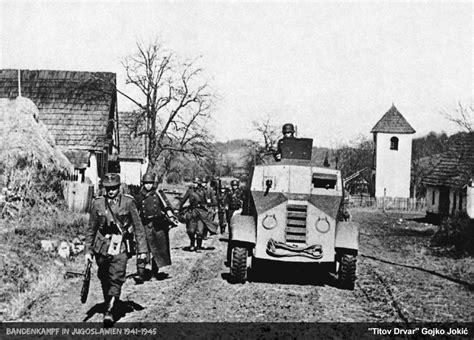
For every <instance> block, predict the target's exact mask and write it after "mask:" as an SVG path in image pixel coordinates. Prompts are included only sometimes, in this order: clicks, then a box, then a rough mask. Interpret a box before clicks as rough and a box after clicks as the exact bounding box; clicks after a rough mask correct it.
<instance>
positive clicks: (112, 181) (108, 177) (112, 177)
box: [102, 173, 120, 188]
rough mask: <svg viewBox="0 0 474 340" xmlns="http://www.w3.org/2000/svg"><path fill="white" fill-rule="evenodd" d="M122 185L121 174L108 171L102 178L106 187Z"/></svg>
mask: <svg viewBox="0 0 474 340" xmlns="http://www.w3.org/2000/svg"><path fill="white" fill-rule="evenodd" d="M119 185H120V175H119V174H114V173H108V174H105V175H104V179H103V180H102V186H103V187H104V188H113V187H118V186H119Z"/></svg>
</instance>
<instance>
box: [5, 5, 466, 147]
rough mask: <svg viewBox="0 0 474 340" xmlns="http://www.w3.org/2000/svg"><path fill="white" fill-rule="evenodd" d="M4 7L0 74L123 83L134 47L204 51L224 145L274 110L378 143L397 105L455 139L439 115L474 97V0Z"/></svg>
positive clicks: (320, 139) (317, 129) (326, 132)
mask: <svg viewBox="0 0 474 340" xmlns="http://www.w3.org/2000/svg"><path fill="white" fill-rule="evenodd" d="M0 2H1V11H0V34H1V40H0V41H1V45H0V46H1V47H0V48H1V53H0V66H1V68H21V69H56V70H72V71H111V72H116V73H117V77H118V82H119V86H123V83H124V74H123V69H122V67H121V64H120V61H121V59H123V57H125V56H127V55H129V54H131V53H133V52H134V51H135V43H136V41H137V40H140V39H141V40H147V39H150V38H152V37H154V36H157V35H159V36H161V38H162V39H163V40H164V41H165V42H166V44H167V45H168V47H169V48H171V49H173V50H174V51H175V52H176V53H177V54H178V55H180V56H182V57H186V58H193V57H196V56H199V55H201V56H202V63H203V65H204V68H205V71H206V75H207V76H208V78H210V79H211V83H212V86H213V88H214V89H215V90H216V91H217V93H218V94H219V96H220V100H219V102H218V105H217V106H216V108H215V112H214V122H213V124H212V132H213V133H214V135H215V136H216V137H217V139H218V140H220V141H225V140H229V139H235V138H248V137H255V134H254V133H253V132H252V121H253V120H257V119H258V117H262V116H267V115H270V116H272V117H274V118H273V120H274V122H275V123H276V124H279V125H280V124H282V123H286V122H293V123H295V124H296V125H297V127H298V133H299V136H300V137H311V138H314V140H315V142H314V144H315V145H318V146H330V147H336V146H338V145H340V144H341V143H344V142H348V141H351V140H353V139H355V138H357V137H358V136H359V135H364V136H367V137H371V136H370V129H371V128H372V127H373V126H374V125H375V123H376V122H377V121H378V120H379V119H380V118H381V116H382V115H383V114H384V113H385V112H386V111H387V110H388V109H389V108H390V107H391V105H392V102H393V103H395V106H396V107H397V108H398V109H399V111H400V112H401V113H402V114H403V115H404V116H405V118H406V119H407V120H408V122H409V123H410V124H411V125H412V126H413V127H414V128H415V129H416V130H417V134H416V136H421V135H424V134H426V133H428V132H429V131H432V130H433V131H437V132H440V131H443V130H444V131H446V132H448V133H453V132H454V131H456V127H455V126H454V125H452V124H451V123H449V122H448V121H447V120H446V119H444V118H443V116H442V115H441V114H440V113H439V112H440V111H441V110H453V109H454V108H455V107H456V104H457V102H458V101H461V102H463V103H464V104H472V100H473V99H472V98H473V86H472V84H473V5H472V2H459V3H453V2H444V3H443V2H440V3H432V2H431V1H426V2H425V1H423V2H415V1H411V2H404V3H383V2H376V3H374V2H372V3H362V2H339V3H323V2H305V3H302V2H292V3H286V2H273V3H236V2H230V1H229V2H226V1H219V2H213V3H195V2H179V3H175V2H173V3H166V2H156V1H155V2H153V3H151V2H148V3H139V2H134V1H107V2H106V1H74V2H73V1H55V2H51V1H48V2H46V1H18V0H15V1H6V0H0ZM125 108H127V103H126V101H125V100H124V99H120V100H119V110H120V109H125Z"/></svg>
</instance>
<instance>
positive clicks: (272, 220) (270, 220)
mask: <svg viewBox="0 0 474 340" xmlns="http://www.w3.org/2000/svg"><path fill="white" fill-rule="evenodd" d="M262 225H263V227H264V228H265V229H273V228H275V227H276V226H277V220H276V217H275V215H267V216H265V217H264V218H263V221H262Z"/></svg>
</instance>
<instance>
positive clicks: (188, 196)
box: [178, 188, 217, 250]
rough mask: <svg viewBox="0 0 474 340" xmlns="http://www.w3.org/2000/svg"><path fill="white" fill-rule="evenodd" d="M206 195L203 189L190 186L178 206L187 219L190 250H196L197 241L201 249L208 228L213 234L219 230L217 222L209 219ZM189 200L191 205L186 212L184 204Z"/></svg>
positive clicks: (198, 247) (198, 248)
mask: <svg viewBox="0 0 474 340" xmlns="http://www.w3.org/2000/svg"><path fill="white" fill-rule="evenodd" d="M205 197H206V196H205V193H204V191H203V190H202V189H199V188H189V189H188V190H187V191H186V193H185V194H184V196H183V198H182V199H181V201H180V204H179V207H178V210H179V211H180V213H181V214H183V217H184V220H185V221H186V231H187V233H188V236H189V239H190V241H191V244H190V250H195V248H194V247H195V242H196V241H197V249H196V250H200V249H201V246H202V240H203V239H204V237H205V233H206V230H208V231H209V232H211V233H212V234H215V233H216V232H217V224H216V223H214V222H213V221H211V220H210V219H209V215H208V210H207V208H206V198H205ZM188 200H189V206H188V207H187V209H186V212H184V209H183V208H184V204H185V203H186V201H188Z"/></svg>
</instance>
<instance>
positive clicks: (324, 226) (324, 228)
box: [316, 217, 331, 234]
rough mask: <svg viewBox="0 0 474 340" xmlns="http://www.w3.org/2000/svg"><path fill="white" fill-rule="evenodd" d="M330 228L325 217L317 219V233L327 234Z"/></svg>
mask: <svg viewBox="0 0 474 340" xmlns="http://www.w3.org/2000/svg"><path fill="white" fill-rule="evenodd" d="M330 227H331V224H330V223H329V221H328V218H327V217H324V218H321V217H319V218H318V220H317V221H316V230H317V231H319V232H320V233H323V234H325V233H327V232H328V231H329V229H330Z"/></svg>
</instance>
